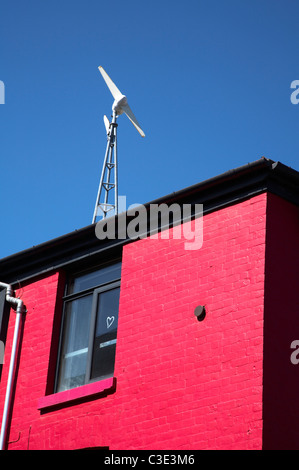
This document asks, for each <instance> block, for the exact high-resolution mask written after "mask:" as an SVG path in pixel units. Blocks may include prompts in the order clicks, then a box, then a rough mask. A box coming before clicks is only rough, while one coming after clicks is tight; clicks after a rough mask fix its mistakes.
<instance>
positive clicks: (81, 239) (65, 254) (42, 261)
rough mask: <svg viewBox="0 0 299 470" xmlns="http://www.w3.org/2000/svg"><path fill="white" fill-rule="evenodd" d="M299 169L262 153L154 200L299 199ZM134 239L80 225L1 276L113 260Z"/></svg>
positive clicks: (208, 205) (10, 263)
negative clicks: (103, 236)
mask: <svg viewBox="0 0 299 470" xmlns="http://www.w3.org/2000/svg"><path fill="white" fill-rule="evenodd" d="M298 188H299V172H297V171H296V170H294V169H292V168H290V167H287V166H285V165H283V164H282V163H280V162H274V161H272V160H270V159H266V158H264V157H263V158H261V159H259V160H256V161H254V162H252V163H248V164H247V165H244V166H241V167H238V168H236V169H233V170H230V171H227V172H225V173H223V174H220V175H218V176H215V177H213V178H210V179H208V180H205V181H202V182H200V183H198V184H195V185H193V186H189V187H187V188H185V189H182V190H180V191H177V192H174V193H171V194H168V195H167V196H164V197H161V198H159V199H156V200H154V201H151V202H148V203H146V204H145V205H144V206H145V207H146V208H147V210H148V208H149V206H150V205H151V204H163V203H165V204H172V203H178V204H180V205H182V204H199V203H200V204H203V213H204V214H206V213H209V212H212V211H215V210H218V209H221V208H223V207H226V206H228V205H231V204H235V203H238V202H241V201H243V200H245V199H247V198H250V197H253V196H255V195H258V194H261V193H263V192H266V191H268V192H271V193H274V194H276V195H278V196H281V197H282V198H284V199H286V200H288V201H290V202H292V203H294V204H296V205H299V191H298ZM131 241H132V240H129V239H117V238H116V239H115V240H107V239H106V240H99V239H98V238H97V237H96V235H95V224H92V225H89V226H87V227H84V228H81V229H79V230H75V231H73V232H71V233H68V234H66V235H63V236H61V237H58V238H55V239H52V240H49V241H47V242H45V243H42V244H40V245H37V246H34V247H32V248H29V249H27V250H24V251H21V252H18V253H16V254H13V255H10V256H8V257H6V258H2V259H1V260H0V278H1V280H2V281H3V282H4V281H5V282H7V283H10V284H17V283H19V282H25V281H26V280H29V279H30V278H32V277H35V276H39V275H41V274H44V273H47V272H50V271H52V270H57V269H59V268H64V269H68V268H69V269H74V268H75V267H76V266H79V265H80V266H81V267H82V266H83V267H84V266H88V264H90V256H92V257H93V261H92V263H93V264H94V263H95V262H97V260H99V261H100V260H101V261H103V260H106V259H107V260H111V259H113V258H119V257H120V256H121V250H122V246H123V245H124V244H125V243H129V242H131Z"/></svg>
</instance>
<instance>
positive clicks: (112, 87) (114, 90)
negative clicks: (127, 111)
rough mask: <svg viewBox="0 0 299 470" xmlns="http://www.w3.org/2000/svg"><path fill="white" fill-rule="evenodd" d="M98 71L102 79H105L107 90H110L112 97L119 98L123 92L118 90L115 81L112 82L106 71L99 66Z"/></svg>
mask: <svg viewBox="0 0 299 470" xmlns="http://www.w3.org/2000/svg"><path fill="white" fill-rule="evenodd" d="M99 71H100V72H101V74H102V76H103V79H104V80H105V82H106V84H107V86H108V88H109V90H110V91H111V93H112V96H113V98H114V99H115V100H119V99H121V98H122V97H123V94H122V93H121V92H120V91H119V89H118V88H117V86H116V85H115V83H113V81H112V80H111V78H110V77H109V75H108V74H107V72H105V70H104V69H103V67H101V66H100V67H99Z"/></svg>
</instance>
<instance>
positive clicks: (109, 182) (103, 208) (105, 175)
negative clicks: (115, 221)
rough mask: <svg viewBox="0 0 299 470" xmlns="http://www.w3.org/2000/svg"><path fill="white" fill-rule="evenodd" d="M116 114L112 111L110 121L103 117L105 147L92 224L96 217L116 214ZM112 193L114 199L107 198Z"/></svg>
mask: <svg viewBox="0 0 299 470" xmlns="http://www.w3.org/2000/svg"><path fill="white" fill-rule="evenodd" d="M116 120H117V114H116V112H115V111H114V112H113V116H112V121H111V122H110V123H109V120H108V118H107V117H106V116H104V122H105V126H106V132H107V147H106V153H105V158H104V164H103V168H102V174H101V179H100V184H99V189H98V194H97V199H96V204H95V208H94V213H93V219H92V223H93V224H94V223H95V222H96V219H97V217H100V216H102V218H105V217H106V216H107V213H108V212H111V214H110V215H117V214H118V205H117V201H118V188H117V123H116ZM111 193H114V198H113V199H112V198H109V196H110V195H111Z"/></svg>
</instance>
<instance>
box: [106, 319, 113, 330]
mask: <svg viewBox="0 0 299 470" xmlns="http://www.w3.org/2000/svg"><path fill="white" fill-rule="evenodd" d="M114 320H115V318H114V317H107V318H106V322H107V328H110V326H111V325H112V323H113V322H114Z"/></svg>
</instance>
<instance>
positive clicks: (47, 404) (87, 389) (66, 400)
mask: <svg viewBox="0 0 299 470" xmlns="http://www.w3.org/2000/svg"><path fill="white" fill-rule="evenodd" d="M114 388H115V378H114V377H111V378H109V379H104V380H100V381H98V382H92V383H90V384H87V385H82V386H81V387H76V388H72V389H70V390H65V391H63V392H58V393H53V395H47V396H45V397H42V398H40V399H39V400H38V404H37V409H38V410H40V411H47V409H50V408H54V407H61V406H67V405H69V404H74V403H75V402H77V401H81V400H82V399H85V398H87V399H88V398H94V396H95V395H98V394H102V393H104V392H107V391H109V390H110V391H112V389H114Z"/></svg>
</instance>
